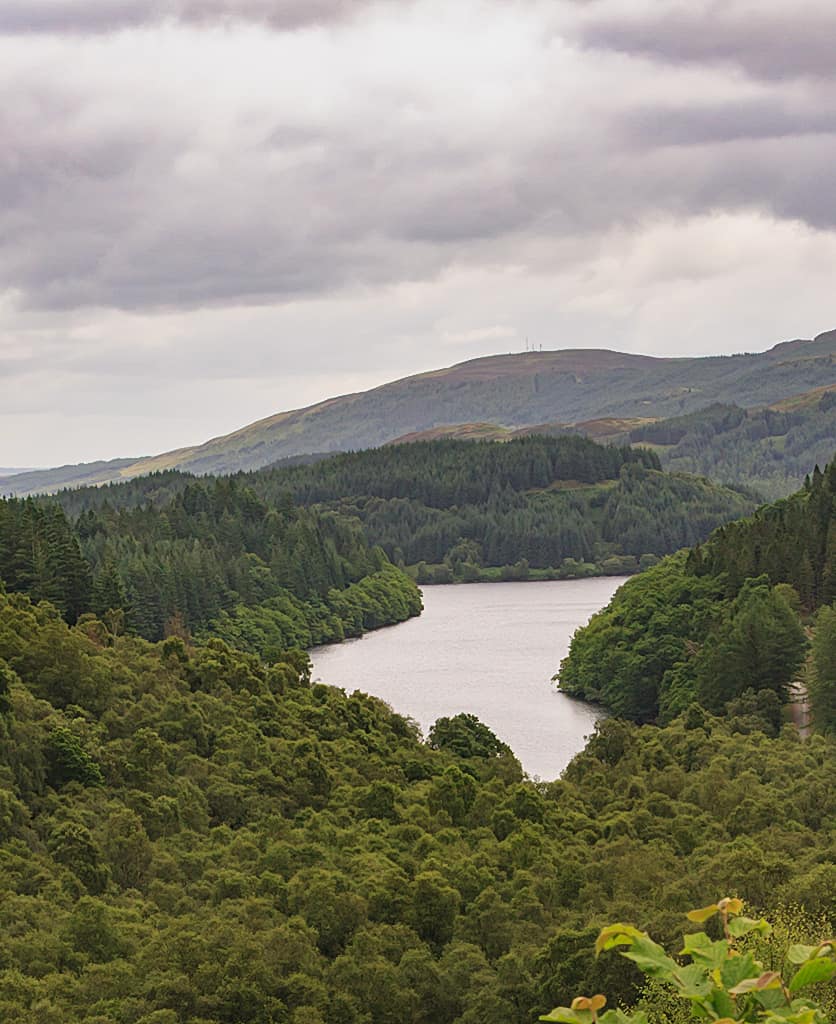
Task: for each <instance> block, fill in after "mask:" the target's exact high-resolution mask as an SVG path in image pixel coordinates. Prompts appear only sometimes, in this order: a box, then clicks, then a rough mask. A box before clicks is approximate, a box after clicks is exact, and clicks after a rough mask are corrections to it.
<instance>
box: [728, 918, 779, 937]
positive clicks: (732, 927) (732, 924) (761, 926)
mask: <svg viewBox="0 0 836 1024" xmlns="http://www.w3.org/2000/svg"><path fill="white" fill-rule="evenodd" d="M771 931H772V926H771V925H769V924H767V922H766V921H764V919H763V918H761V919H760V921H756V920H755V919H754V918H752V917H735V918H733V919H732V920H731V921H729V934H730V935H733V936H734V938H736V939H739V938H740V937H741V936H742V935H748V934H749V933H750V932H758V934H759V935H769V933H770V932H771Z"/></svg>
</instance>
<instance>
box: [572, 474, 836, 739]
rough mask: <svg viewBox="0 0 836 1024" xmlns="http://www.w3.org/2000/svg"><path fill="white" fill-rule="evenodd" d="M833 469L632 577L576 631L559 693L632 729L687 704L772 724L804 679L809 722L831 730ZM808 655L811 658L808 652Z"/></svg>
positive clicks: (835, 701) (835, 720) (835, 696)
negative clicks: (758, 713) (739, 712)
mask: <svg viewBox="0 0 836 1024" xmlns="http://www.w3.org/2000/svg"><path fill="white" fill-rule="evenodd" d="M834 598H836V462H833V463H831V464H830V466H829V467H827V468H826V469H825V471H824V472H823V473H822V472H821V471H819V470H818V469H816V471H815V472H814V473H813V475H812V478H811V479H810V480H808V481H807V483H806V484H805V486H804V488H803V489H802V490H801V491H800V492H799V493H797V494H795V495H793V496H792V497H790V498H786V499H784V500H782V501H779V502H777V503H776V504H774V505H767V506H764V507H763V508H760V509H758V511H757V512H756V513H755V515H754V516H753V517H752V518H750V519H742V520H740V521H738V522H735V523H730V524H728V525H727V526H724V527H721V528H720V529H718V530H717V531H716V533H714V534H713V535H712V537H711V538H710V539H709V541H708V542H707V543H706V544H705V545H703V546H696V547H694V548H693V549H692V550H691V551H690V552H685V551H682V552H678V553H677V554H676V555H674V556H673V557H672V558H668V559H666V560H665V561H664V562H662V563H661V564H660V565H657V566H655V567H653V568H651V569H650V570H649V571H648V572H646V573H644V574H642V575H641V576H640V577H637V578H636V579H634V580H630V581H629V582H628V583H626V584H625V585H624V586H623V587H621V588H620V589H619V590H618V592H617V593H616V594H615V596H614V597H613V599H612V601H611V602H610V604H609V605H608V607H607V608H605V609H603V610H602V611H601V612H599V613H598V614H597V615H595V616H593V618H592V620H591V621H590V623H589V624H588V625H587V626H585V627H584V628H583V629H581V630H578V632H577V633H576V634H575V636H574V638H573V640H572V645H571V649H570V651H569V656H568V657H567V658H566V659H565V660H564V662H563V664H562V665H561V667H560V686H561V688H562V689H563V690H564V691H565V692H566V693H569V694H571V695H572V696H576V697H582V698H584V699H586V700H596V701H600V702H602V703H604V704H606V705H607V706H608V707H610V708H612V709H613V711H614V712H615V713H616V714H619V715H623V716H625V717H628V718H632V719H635V720H637V721H647V720H651V719H657V718H661V719H662V720H665V719H666V718H670V717H672V716H673V715H676V714H678V713H680V712H682V711H684V710H685V709H686V708H687V707H688V706H689V705H690V704H691V703H692V702H693V701H694V700H697V701H699V702H700V703H701V704H702V706H703V707H705V708H708V709H709V710H711V711H713V712H716V713H724V712H725V713H728V708H729V702H732V703H735V704H736V705H737V707H738V708H740V707H741V706H743V705H747V706H750V707H751V706H757V707H761V708H762V709H763V708H768V707H772V709H773V712H774V714H775V716H776V725H777V724H778V722H779V721H780V708H781V705H782V704H784V703H786V702H787V701H788V699H789V697H790V695H791V691H792V686H793V683H794V682H795V681H796V680H797V679H798V678H799V674H800V673H801V677H802V678H804V672H805V657H806V655H807V638H806V635H805V631H804V629H803V628H802V620H801V618H800V615H801V616H803V622H804V624H805V625H806V626H808V628H809V627H812V628H813V629H814V633H813V652H814V654H815V655H816V658H819V659H820V666H810V665H807V666H806V673H807V676H806V681H807V686H808V689H809V690H811V692H812V693H813V696H814V700H813V714H814V719H815V720H816V721H817V723H818V724H819V726H820V727H821V728H823V729H830V730H834V729H836V672H834V669H833V666H834V664H836V628H834V627H836V622H834V621H833V620H834V619H836V616H834V613H833V608H832V603H833V601H834ZM816 652H818V653H816Z"/></svg>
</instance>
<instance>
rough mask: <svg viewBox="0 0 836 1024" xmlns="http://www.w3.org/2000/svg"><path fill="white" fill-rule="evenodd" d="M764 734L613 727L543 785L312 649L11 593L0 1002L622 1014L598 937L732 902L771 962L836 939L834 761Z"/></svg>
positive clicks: (195, 1015) (67, 1014) (162, 1021)
mask: <svg viewBox="0 0 836 1024" xmlns="http://www.w3.org/2000/svg"><path fill="white" fill-rule="evenodd" d="M764 730H766V732H768V731H769V730H770V724H769V722H768V721H766V720H765V719H764V718H763V717H762V716H761V715H760V714H759V712H758V711H757V710H756V709H749V710H748V711H747V712H746V713H740V714H738V715H736V716H735V717H729V718H726V719H720V718H716V717H713V716H712V715H710V714H708V713H706V712H703V711H701V710H700V709H698V708H694V709H691V710H689V711H688V712H687V713H686V715H685V716H684V717H680V718H678V719H676V720H674V721H673V722H671V723H670V724H669V725H668V726H666V727H664V728H663V729H658V728H654V727H649V726H648V727H644V728H638V727H636V726H634V725H631V724H629V723H626V722H623V721H617V720H609V721H605V722H603V723H602V724H601V725H600V726H599V729H598V731H597V733H596V735H595V736H594V737H593V738H592V739H591V741H590V743H589V744H588V746H587V748H586V750H585V751H584V752H583V753H582V754H580V755H579V756H578V757H577V758H576V759H575V761H574V762H573V763H572V764H571V765H570V767H569V768H568V769H567V771H566V773H565V775H564V777H563V778H562V779H561V780H559V781H555V782H551V783H540V784H534V783H532V782H528V781H526V780H524V779H523V778H522V775H521V772H520V768H519V765H518V763H517V762H516V760H515V759H514V757H513V755H512V754H511V753H510V752H509V751H508V750H507V748H505V747H504V745H503V744H501V743H500V742H498V741H497V740H496V738H495V737H493V736H492V735H491V734H490V733H489V732H488V731H487V730H485V729H484V727H481V728H480V727H479V726H478V723H474V722H473V721H472V720H470V719H469V717H468V716H461V717H460V718H459V719H454V720H448V721H447V722H443V723H439V725H438V726H437V727H436V729H435V730H434V731H433V733H432V734H431V737H430V743H429V744H427V743H424V742H422V741H421V740H420V738H419V737H418V736H417V735H416V733H415V730H414V727H413V726H412V725H411V723H410V722H409V721H407V720H405V719H403V718H402V717H400V716H399V715H398V714H397V713H395V712H393V711H392V710H391V709H389V708H388V707H386V706H385V705H383V704H382V703H381V702H379V701H377V700H375V699H373V698H369V697H366V696H363V695H362V694H359V693H356V694H353V695H351V696H349V695H346V694H345V693H344V692H342V691H339V690H335V689H332V688H330V687H328V686H324V685H321V684H316V685H311V684H310V682H309V678H308V672H307V662H306V658H305V657H304V655H302V654H300V653H299V652H296V653H293V652H289V653H288V654H287V655H285V656H284V657H283V658H282V659H280V660H277V661H276V662H274V663H273V664H271V665H269V666H268V665H266V664H265V663H264V662H263V661H261V660H260V659H257V658H255V657H253V656H251V655H247V654H244V653H241V652H236V651H234V650H232V649H231V648H230V647H229V646H228V645H226V644H225V643H223V642H222V641H220V640H211V641H209V642H208V643H207V644H205V645H202V646H198V647H192V646H189V645H188V644H186V643H184V642H183V641H182V640H181V639H180V638H178V637H170V638H169V639H167V640H165V641H164V642H162V643H159V644H156V645H151V644H149V643H147V642H146V641H144V640H142V639H139V638H136V637H130V636H125V635H114V634H113V632H111V631H110V629H109V628H108V626H107V624H106V623H105V622H102V621H100V620H97V619H93V618H89V617H86V618H82V620H81V621H80V622H79V623H78V624H77V625H76V626H74V627H70V626H68V625H67V623H66V622H65V621H64V620H63V619H62V617H61V616H60V615H59V614H58V612H57V611H56V610H54V609H52V608H51V607H50V606H49V605H48V604H40V605H37V606H35V605H32V604H31V603H30V601H29V599H28V598H27V597H25V596H23V595H19V594H16V595H12V594H3V593H0V864H2V872H0V929H2V933H3V935H4V941H3V948H2V956H1V957H0V1018H2V1019H3V1020H9V1021H12V1020H13V1021H15V1022H17V1024H45V1022H46V1024H70V1022H72V1024H76V1022H78V1024H276V1022H285V1021H287V1022H292V1024H324V1022H327V1021H335V1020H339V1021H342V1022H345V1024H392V1022H394V1021H398V1022H410V1024H428V1022H432V1024H532V1022H533V1021H534V1020H535V1019H536V1017H537V1015H538V1014H539V1013H543V1012H545V1011H547V1010H549V1009H551V1007H553V1006H556V1005H559V1004H562V1003H567V1002H568V1000H570V999H571V998H572V997H573V996H575V995H576V994H577V993H579V992H599V991H604V992H607V994H608V995H609V997H610V1000H611V1004H612V1005H618V1003H619V1002H621V1001H623V1002H625V1003H627V1004H628V1005H629V1004H630V1003H631V1002H633V1001H634V1000H635V999H636V997H637V996H638V995H639V994H640V986H641V984H642V976H641V974H640V973H639V972H637V971H636V970H635V968H634V967H633V966H632V965H630V964H629V963H627V962H626V961H624V960H622V959H620V958H615V957H609V958H602V959H600V960H597V961H596V960H595V959H594V958H593V957H592V955H591V954H592V947H593V943H594V941H595V937H596V935H597V932H598V929H599V927H600V926H601V925H604V924H607V923H609V922H611V921H613V920H618V919H627V920H630V921H633V922H634V923H635V924H636V925H638V926H639V927H643V928H650V929H652V931H653V933H654V935H655V936H656V937H658V938H659V939H660V941H662V942H664V943H666V944H669V943H671V942H672V941H674V939H675V938H676V936H677V934H678V932H679V929H680V922H681V918H682V915H683V914H684V912H685V911H686V910H688V909H690V908H691V907H694V906H701V905H704V904H705V903H706V902H707V901H708V900H709V899H711V898H712V896H713V895H714V894H715V893H716V892H717V891H722V892H732V893H740V894H742V895H743V896H744V897H745V898H746V900H747V901H748V902H749V903H750V905H751V906H752V907H753V909H754V910H755V912H756V913H761V912H763V913H767V914H768V915H769V916H770V917H771V918H772V919H773V920H778V921H784V922H785V927H784V930H783V931H782V932H780V933H779V934H778V935H777V938H776V944H775V946H774V947H772V948H771V951H770V952H769V955H770V956H771V957H773V958H777V959H778V960H780V959H781V958H782V957H783V955H784V952H785V949H786V942H787V941H792V942H809V943H815V942H818V941H820V940H821V939H822V938H823V937H826V936H827V935H828V934H830V932H829V931H828V929H829V928H830V924H829V923H828V917H830V918H831V920H832V916H833V914H834V910H836V908H835V907H834V905H833V894H834V892H836V865H834V857H833V854H834V846H833V843H832V837H833V830H834V823H835V822H836V803H835V802H834V801H835V800H836V790H834V787H833V786H832V785H831V784H830V775H831V772H832V766H833V758H834V747H833V741H832V740H829V739H827V738H826V737H824V736H821V735H817V736H814V737H813V738H811V739H810V740H808V741H807V742H804V743H801V742H799V739H798V736H797V734H796V733H795V731H794V730H791V729H788V730H787V731H785V732H784V733H782V734H781V736H780V737H779V738H776V739H770V738H768V736H767V735H766V732H765V731H764ZM649 862H652V864H653V871H652V873H650V872H648V870H647V865H648V863H649ZM790 908H791V909H790ZM677 948H679V947H677Z"/></svg>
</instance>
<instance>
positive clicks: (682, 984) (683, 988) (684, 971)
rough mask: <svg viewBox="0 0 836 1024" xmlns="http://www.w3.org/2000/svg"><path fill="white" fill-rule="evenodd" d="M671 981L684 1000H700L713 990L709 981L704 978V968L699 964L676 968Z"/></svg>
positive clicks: (707, 978)
mask: <svg viewBox="0 0 836 1024" xmlns="http://www.w3.org/2000/svg"><path fill="white" fill-rule="evenodd" d="M672 981H673V983H674V985H676V987H677V988H678V989H679V994H680V995H681V996H684V997H685V998H686V999H702V997H703V996H707V995H708V994H709V993H710V992H711V990H712V989H713V988H714V985H713V983H712V981H711V979H710V978H709V977H707V976H706V973H705V968H704V967H701V966H700V965H699V964H688V966H687V967H679V968H677V969H676V970H675V971H674V972H673V975H672Z"/></svg>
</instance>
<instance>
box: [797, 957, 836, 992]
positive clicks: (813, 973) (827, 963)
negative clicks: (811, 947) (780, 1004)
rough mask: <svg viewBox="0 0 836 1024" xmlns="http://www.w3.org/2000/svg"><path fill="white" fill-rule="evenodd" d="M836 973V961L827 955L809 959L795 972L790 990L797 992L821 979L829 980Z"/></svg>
mask: <svg viewBox="0 0 836 1024" xmlns="http://www.w3.org/2000/svg"><path fill="white" fill-rule="evenodd" d="M835 974H836V962H834V961H833V960H830V959H828V958H826V957H822V956H820V957H816V958H815V959H813V960H808V961H807V962H806V963H805V964H802V966H801V967H800V968H799V969H798V970H797V971H796V972H795V974H794V975H793V976H792V978H791V979H790V983H789V990H790V992H797V991H798V990H799V989H800V988H803V987H804V986H805V985H815V984H816V982H819V981H829V980H830V978H832V977H833V976H834V975H835Z"/></svg>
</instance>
